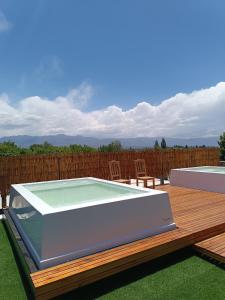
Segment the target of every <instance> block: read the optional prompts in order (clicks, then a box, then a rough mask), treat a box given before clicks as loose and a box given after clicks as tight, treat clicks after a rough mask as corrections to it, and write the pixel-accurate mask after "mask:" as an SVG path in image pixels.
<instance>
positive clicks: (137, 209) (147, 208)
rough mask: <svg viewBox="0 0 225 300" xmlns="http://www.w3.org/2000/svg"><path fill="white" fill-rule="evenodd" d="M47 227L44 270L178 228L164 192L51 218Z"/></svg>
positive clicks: (56, 214) (42, 265)
mask: <svg viewBox="0 0 225 300" xmlns="http://www.w3.org/2000/svg"><path fill="white" fill-rule="evenodd" d="M44 224H45V225H44V228H45V230H44V232H45V234H44V243H43V245H44V247H43V252H42V254H43V255H42V262H41V267H48V266H50V265H52V263H53V262H54V263H60V262H62V261H64V259H65V257H64V256H65V253H67V258H68V259H74V258H78V257H81V256H85V255H88V254H91V253H94V252H97V251H101V250H104V249H107V248H112V247H115V246H118V245H121V244H124V243H128V242H131V241H134V240H137V239H141V238H144V237H147V236H150V235H153V234H158V233H161V232H164V231H168V230H171V229H174V228H175V224H174V221H173V217H172V213H171V209H170V204H169V199H168V194H167V193H164V192H163V193H160V194H157V195H154V197H152V198H151V196H145V197H142V198H136V199H129V200H126V201H117V202H111V203H108V204H107V203H106V204H101V205H96V206H90V207H84V208H81V209H76V210H73V211H64V212H61V213H55V214H51V215H49V216H48V217H45V223H44ZM50 258H51V259H50Z"/></svg>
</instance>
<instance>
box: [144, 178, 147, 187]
mask: <svg viewBox="0 0 225 300" xmlns="http://www.w3.org/2000/svg"><path fill="white" fill-rule="evenodd" d="M144 187H145V188H146V187H147V180H145V179H144Z"/></svg>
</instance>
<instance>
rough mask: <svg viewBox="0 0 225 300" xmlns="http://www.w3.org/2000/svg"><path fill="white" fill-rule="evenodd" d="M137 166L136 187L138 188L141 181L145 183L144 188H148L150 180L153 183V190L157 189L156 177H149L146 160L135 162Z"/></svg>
mask: <svg viewBox="0 0 225 300" xmlns="http://www.w3.org/2000/svg"><path fill="white" fill-rule="evenodd" d="M134 164H135V172H136V185H137V186H138V184H139V180H142V181H144V187H147V183H148V181H149V180H151V181H152V188H153V189H154V188H155V177H151V176H148V175H147V172H146V165H145V160H144V159H136V160H135V161H134Z"/></svg>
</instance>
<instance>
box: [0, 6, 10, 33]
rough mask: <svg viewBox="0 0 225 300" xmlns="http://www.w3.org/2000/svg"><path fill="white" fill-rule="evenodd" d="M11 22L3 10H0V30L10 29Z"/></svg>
mask: <svg viewBox="0 0 225 300" xmlns="http://www.w3.org/2000/svg"><path fill="white" fill-rule="evenodd" d="M11 27H12V23H10V22H9V21H8V20H7V18H6V16H5V15H4V14H3V12H2V11H1V10H0V32H3V31H8V30H9V29H11Z"/></svg>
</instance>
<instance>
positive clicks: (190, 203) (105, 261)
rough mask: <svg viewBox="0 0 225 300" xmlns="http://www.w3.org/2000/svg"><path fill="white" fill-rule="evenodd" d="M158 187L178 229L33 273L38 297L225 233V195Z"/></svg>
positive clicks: (97, 278)
mask: <svg viewBox="0 0 225 300" xmlns="http://www.w3.org/2000/svg"><path fill="white" fill-rule="evenodd" d="M158 188H159V189H161V190H164V191H168V192H169V195H170V201H171V206H172V210H173V214H174V218H175V222H176V224H177V226H178V229H175V230H173V231H170V232H167V233H163V234H160V235H157V236H153V237H149V238H146V239H143V240H139V241H136V242H133V243H130V244H126V245H123V246H120V247H116V248H113V249H110V250H107V251H103V252H100V253H97V254H94V255H90V256H87V257H84V258H80V259H77V260H73V261H70V262H68V263H64V264H61V265H58V266H56V267H51V268H48V269H45V270H42V271H37V272H34V273H32V274H31V275H30V276H31V279H32V282H33V285H34V288H35V293H36V298H37V299H49V298H51V297H54V296H56V295H60V294H63V293H65V292H68V291H71V290H73V289H75V288H78V287H81V286H84V285H87V284H89V283H92V282H95V281H97V280H100V279H102V278H105V277H107V276H110V275H113V274H115V273H118V272H121V271H123V270H126V269H128V268H131V267H133V266H136V265H138V264H141V263H144V262H147V261H149V260H152V259H154V258H156V257H159V256H162V255H165V254H167V253H170V252H173V251H175V250H178V249H181V248H184V247H186V246H188V245H193V244H195V243H198V242H200V241H203V240H205V239H208V238H210V237H213V236H216V235H218V234H221V233H223V232H225V194H218V193H210V192H203V191H199V190H193V189H186V188H179V187H173V186H169V185H165V186H160V187H158ZM224 235H225V234H224Z"/></svg>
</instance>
